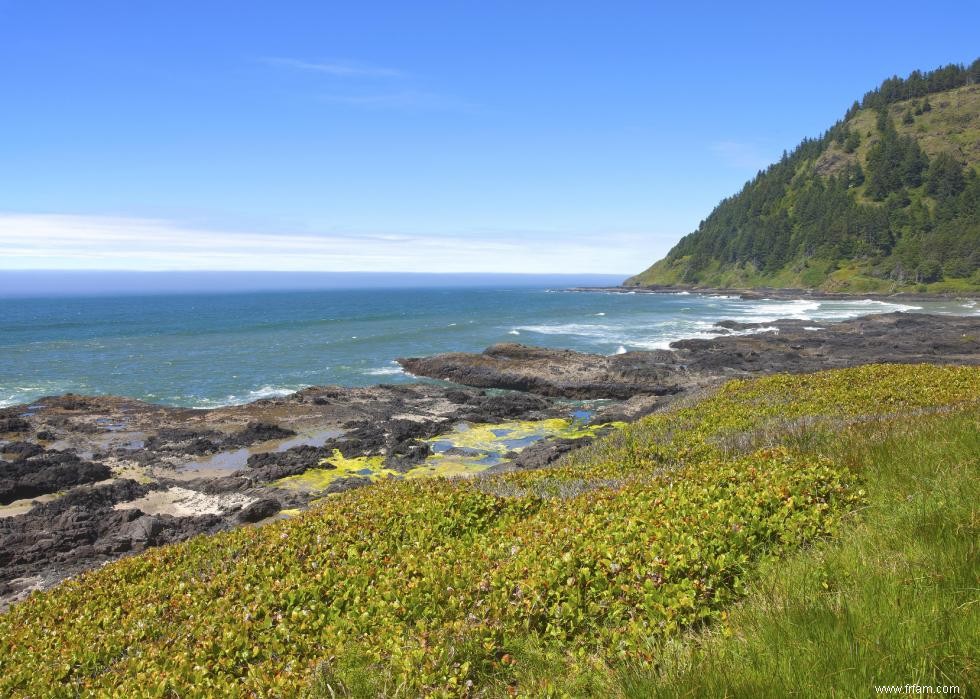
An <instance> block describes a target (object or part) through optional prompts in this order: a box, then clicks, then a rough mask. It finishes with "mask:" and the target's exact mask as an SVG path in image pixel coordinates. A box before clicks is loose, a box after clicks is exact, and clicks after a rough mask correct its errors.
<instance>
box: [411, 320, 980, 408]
mask: <svg viewBox="0 0 980 699" xmlns="http://www.w3.org/2000/svg"><path fill="white" fill-rule="evenodd" d="M818 326H822V327H818ZM717 328H718V332H720V333H724V334H722V335H720V336H719V337H716V338H712V339H707V340H681V341H678V342H674V343H673V344H672V345H671V349H670V350H661V351H655V352H627V353H626V354H617V355H612V356H603V355H597V354H585V353H582V352H573V351H570V350H554V349H544V348H540V347H528V346H525V345H519V344H498V345H494V346H492V347H490V348H488V349H487V350H485V351H484V352H483V353H481V354H468V353H464V352H453V353H448V354H438V355H435V356H432V357H422V358H417V357H413V358H407V359H399V360H398V361H399V363H400V364H401V365H402V366H403V367H404V368H405V370H406V371H408V372H411V373H412V374H415V375H416V376H427V377H430V378H436V379H444V380H447V381H453V382H455V383H460V384H464V385H467V386H475V387H479V388H507V389H518V390H522V391H530V392H534V393H538V394H541V395H546V396H556V397H564V398H619V399H625V398H630V397H634V396H639V395H647V396H661V395H667V394H674V393H678V392H681V391H686V390H689V389H691V388H695V387H697V386H699V385H703V384H704V383H707V382H711V381H713V380H717V379H718V378H723V377H730V376H738V375H748V374H754V373H760V372H764V373H776V372H803V371H816V370H819V369H829V368H835V367H846V366H854V365H858V364H867V363H871V362H886V363H890V362H897V363H917V362H925V363H931V364H980V318H978V317H975V316H939V315H926V314H911V313H889V314H883V315H874V316H865V317H862V318H856V319H854V320H848V321H843V322H839V323H829V324H825V323H819V322H815V321H802V320H780V321H776V322H773V323H737V322H734V321H722V322H721V323H719V324H718V326H717ZM746 332H748V333H751V334H736V333H746Z"/></svg>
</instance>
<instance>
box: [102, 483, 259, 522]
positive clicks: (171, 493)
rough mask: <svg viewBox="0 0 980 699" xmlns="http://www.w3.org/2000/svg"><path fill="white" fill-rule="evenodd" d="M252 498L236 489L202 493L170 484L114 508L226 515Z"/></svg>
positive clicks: (245, 505)
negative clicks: (216, 493)
mask: <svg viewBox="0 0 980 699" xmlns="http://www.w3.org/2000/svg"><path fill="white" fill-rule="evenodd" d="M253 502H255V498H251V497H248V496H247V495H242V494H240V493H225V494H221V495H206V494H205V493H199V492H197V491H195V490H189V489H187V488H180V487H173V488H170V489H169V490H161V491H155V492H152V493H149V494H148V495H146V496H144V497H142V498H139V499H138V500H130V501H129V502H122V503H119V504H118V505H116V506H115V509H117V510H127V509H129V510H131V509H139V510H142V511H143V512H145V513H146V514H149V515H158V514H163V515H174V516H175V517H194V516H197V515H226V514H228V513H229V512H233V511H235V510H238V509H240V508H242V507H247V506H248V505H251V504H252V503H253Z"/></svg>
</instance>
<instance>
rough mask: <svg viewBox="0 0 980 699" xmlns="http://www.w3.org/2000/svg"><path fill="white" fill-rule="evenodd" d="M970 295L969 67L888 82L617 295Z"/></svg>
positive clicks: (979, 228)
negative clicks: (694, 289) (654, 289)
mask: <svg viewBox="0 0 980 699" xmlns="http://www.w3.org/2000/svg"><path fill="white" fill-rule="evenodd" d="M659 284H663V285H690V286H704V287H736V288H752V287H762V286H768V287H788V288H816V289H821V290H824V291H844V292H866V291H880V292H888V291H930V292H941V291H978V290H980V59H978V60H976V61H974V62H973V64H972V65H970V66H969V67H964V66H946V67H944V68H940V69H938V70H935V71H932V72H929V73H920V72H918V71H917V72H915V73H913V74H911V75H910V76H908V77H907V78H904V79H903V78H897V77H896V78H889V79H888V80H886V81H885V82H884V83H882V85H881V86H880V87H878V88H877V89H875V90H873V91H871V92H869V93H867V94H866V95H865V96H864V98H863V100H861V101H860V102H855V103H854V105H853V106H852V107H851V109H849V110H848V112H847V114H846V115H845V116H844V118H843V119H842V120H841V121H839V122H837V123H836V124H835V125H834V126H833V127H832V128H830V129H829V130H828V131H827V132H826V133H824V134H823V135H822V136H820V137H819V138H817V139H812V140H811V139H807V140H804V141H803V142H802V143H801V144H800V145H798V146H797V147H796V149H795V150H793V152H792V153H785V154H784V155H783V157H782V159H781V160H780V161H779V162H777V163H774V164H772V165H771V166H769V168H767V169H766V170H765V171H763V172H760V173H759V174H758V175H756V177H755V178H754V179H752V180H751V181H750V182H748V183H746V185H745V186H744V187H743V189H742V191H741V192H739V193H738V194H736V195H734V196H732V197H729V198H727V199H725V200H724V201H722V202H721V203H720V204H719V205H718V206H717V207H716V208H715V210H714V211H712V212H711V214H710V215H709V216H708V217H707V218H706V219H705V220H704V221H702V222H701V224H700V226H698V229H697V230H696V231H695V232H693V233H691V234H689V235H687V236H685V237H684V238H682V239H681V241H680V242H679V243H678V244H677V245H676V246H675V247H674V248H673V249H672V250H671V251H670V252H669V253H667V256H666V257H665V258H664V259H662V260H660V261H659V262H657V263H656V264H654V265H653V266H652V267H650V268H649V269H647V270H646V271H645V272H643V273H641V274H639V275H637V276H635V277H632V278H630V279H628V280H627V281H626V282H625V285H627V286H644V285H659Z"/></svg>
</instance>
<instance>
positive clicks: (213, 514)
mask: <svg viewBox="0 0 980 699" xmlns="http://www.w3.org/2000/svg"><path fill="white" fill-rule="evenodd" d="M811 323H812V322H809V321H808V322H804V321H797V320H782V321H776V322H774V323H765V324H740V323H735V322H732V321H723V322H721V323H719V324H718V330H719V332H720V333H723V334H721V335H720V336H719V337H716V338H713V339H710V340H683V341H680V342H675V343H673V345H672V346H671V349H670V350H661V351H653V352H627V353H625V354H618V355H613V356H602V355H593V354H583V353H579V352H572V351H568V350H550V349H542V348H535V347H527V346H524V345H517V344H505V345H495V346H493V347H490V348H488V349H487V350H486V351H484V352H483V353H479V354H469V353H450V354H439V355H435V356H432V357H425V358H405V359H401V360H399V362H400V363H401V365H402V366H403V367H404V368H405V369H406V370H407V371H409V372H411V373H412V374H415V375H416V376H419V377H429V378H433V379H438V380H440V381H443V382H447V383H434V382H433V383H414V384H401V385H379V386H373V387H369V388H343V387H336V386H325V387H323V386H321V387H313V388H308V389H305V390H303V391H299V392H297V393H294V394H292V395H289V396H286V397H283V398H274V399H265V400H260V401H256V402H254V403H249V404H247V405H239V406H231V407H226V408H216V409H210V410H199V409H185V408H172V407H166V406H160V405H153V404H149V403H145V402H142V401H138V400H133V399H128V398H121V397H112V396H103V397H93V396H77V395H70V394H69V395H65V396H57V397H47V398H42V399H40V400H37V401H35V402H34V403H32V404H30V405H20V406H13V407H9V408H5V409H2V410H0V607H2V606H5V605H6V604H9V603H11V602H14V601H16V600H17V599H20V598H21V597H23V596H24V595H26V594H27V593H29V592H30V591H31V590H33V589H39V588H44V587H48V586H50V585H52V584H54V583H56V582H57V581H59V580H61V579H64V578H65V577H68V576H71V575H75V574H77V573H79V572H81V571H84V570H86V569H89V568H92V567H96V566H98V565H100V564H102V563H104V562H106V561H110V560H113V559H115V558H119V557H121V556H125V555H130V554H133V553H137V552H139V551H142V550H144V549H146V548H147V547H150V546H155V545H160V544H165V543H169V542H172V541H178V540H180V539H183V538H187V537H188V536H192V535H194V534H198V533H212V532H217V531H221V530H223V529H228V528H231V527H236V526H251V525H254V524H257V523H262V522H265V521H269V520H271V519H274V518H277V517H282V516H286V513H288V512H295V511H297V510H300V509H303V508H305V507H306V506H308V504H309V502H310V501H311V500H312V499H315V498H319V497H323V496H325V495H329V494H330V493H334V492H341V491H343V490H347V489H350V488H355V487H360V486H363V485H366V484H368V483H370V482H371V481H370V478H369V477H367V476H365V475H363V474H361V473H359V472H357V471H353V472H351V473H346V472H345V474H344V475H343V477H338V478H334V479H332V480H330V482H329V485H328V486H327V487H326V488H324V489H322V490H320V491H319V492H316V493H311V492H304V491H302V490H296V489H292V488H286V487H284V486H283V485H282V481H281V480H280V479H283V478H287V479H288V478H289V477H293V476H297V475H299V474H305V473H307V472H309V471H310V470H311V469H317V468H321V469H322V468H324V460H325V459H326V458H327V457H330V456H331V455H337V454H339V455H341V456H342V458H345V459H356V458H361V457H372V458H376V459H377V460H378V461H379V462H380V463H383V464H384V468H385V469H386V471H387V472H389V473H392V474H395V475H397V474H401V473H405V472H407V471H410V470H412V469H414V468H416V467H418V466H419V465H420V464H421V463H423V462H424V461H425V460H426V459H427V458H428V457H429V456H430V455H431V454H432V451H433V444H432V438H434V437H435V436H436V435H440V434H443V433H446V432H448V431H451V430H453V429H454V428H455V427H457V426H458V425H460V423H472V424H484V423H489V424H499V423H504V422H507V421H514V420H522V421H528V420H531V421H534V420H548V419H551V418H567V417H568V416H569V415H570V414H571V413H572V412H573V411H575V410H577V409H579V408H581V404H580V403H576V402H575V401H593V402H594V404H593V405H592V406H591V408H590V410H589V411H588V414H587V418H586V419H588V420H590V421H591V422H592V423H594V424H599V423H607V422H611V421H614V420H627V421H628V420H634V419H637V418H638V417H641V416H642V415H645V414H647V413H649V412H652V411H655V410H658V409H660V408H662V407H664V406H665V405H667V404H669V403H670V402H671V401H672V400H673V399H675V398H677V397H678V396H683V395H687V394H690V393H691V392H692V391H696V390H701V389H704V388H705V387H709V386H712V385H715V384H718V383H720V382H721V381H724V380H725V379H727V378H730V377H740V376H752V375H758V374H762V373H773V372H806V371H815V370H818V369H825V368H835V367H844V366H853V365H856V364H864V363H869V362H902V363H911V362H927V363H941V364H950V363H956V364H980V318H978V317H972V316H969V317H968V316H937V315H925V314H903V313H893V314H886V315H876V316H866V317H863V318H858V319H855V320H849V321H843V322H839V323H834V324H827V325H825V326H824V327H821V328H818V329H814V326H813V325H812V324H811ZM590 440H591V436H584V435H583V436H578V435H577V436H576V438H572V439H569V438H564V437H556V438H553V439H550V440H541V439H531V440H530V441H527V442H526V443H522V444H521V446H520V447H515V448H514V449H513V450H512V451H511V452H509V453H508V454H507V455H506V458H505V459H504V460H503V462H501V463H498V464H495V465H494V466H493V467H492V468H491V469H488V470H489V471H492V472H495V471H500V470H507V469H511V468H540V467H544V466H547V465H548V464H550V463H551V462H553V461H554V460H555V459H557V458H559V457H560V456H561V454H563V453H566V452H567V451H569V450H571V449H574V448H577V447H578V446H581V445H583V444H585V443H587V442H588V441H590ZM327 468H332V466H327Z"/></svg>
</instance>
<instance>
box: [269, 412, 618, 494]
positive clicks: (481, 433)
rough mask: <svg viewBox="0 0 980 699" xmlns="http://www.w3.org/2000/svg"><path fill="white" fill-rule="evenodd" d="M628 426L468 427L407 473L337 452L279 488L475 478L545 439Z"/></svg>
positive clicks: (556, 422)
mask: <svg viewBox="0 0 980 699" xmlns="http://www.w3.org/2000/svg"><path fill="white" fill-rule="evenodd" d="M622 425H623V423H620V422H610V423H605V424H601V425H589V424H586V423H584V422H583V421H581V420H572V419H566V418H550V419H547V420H515V421H511V422H501V423H473V424H471V423H466V422H462V423H460V424H459V425H457V426H456V429H454V430H453V431H452V432H447V433H446V434H441V435H437V436H435V437H432V438H430V439H426V440H424V441H425V442H427V443H428V444H429V446H430V447H431V448H432V450H433V452H434V453H433V454H432V455H431V456H429V457H428V458H427V459H426V460H425V461H424V462H422V463H421V464H419V465H418V466H417V467H415V468H413V469H411V470H409V471H407V472H405V473H401V472H398V471H395V470H392V469H389V468H386V467H385V463H384V457H383V456H380V455H375V456H356V457H353V458H347V457H345V456H344V455H343V454H341V453H340V451H338V450H336V449H335V450H334V452H333V455H332V456H330V457H328V458H326V459H323V460H322V461H321V462H320V465H321V466H324V467H325V468H313V469H310V470H308V471H306V472H305V473H301V474H299V475H296V476H288V477H286V478H283V479H281V480H279V481H276V482H275V483H274V484H273V485H275V486H276V487H280V488H290V489H294V490H303V491H306V492H318V491H322V490H325V489H326V488H327V487H328V486H329V485H330V484H331V483H333V482H334V481H336V480H338V479H340V478H351V477H357V478H367V479H369V480H371V481H377V480H378V479H381V478H410V479H414V478H427V477H443V478H451V477H457V476H469V475H473V474H475V473H479V472H480V471H484V470H486V469H487V468H489V467H490V466H493V465H494V464H497V463H500V462H501V461H503V460H504V458H505V455H506V454H507V453H510V452H520V451H522V450H523V449H525V448H526V447H528V446H530V445H531V444H533V443H535V442H537V441H540V440H542V439H546V438H564V439H579V438H582V437H594V436H596V434H597V433H599V432H600V431H601V430H608V429H615V428H619V427H621V426H622Z"/></svg>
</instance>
